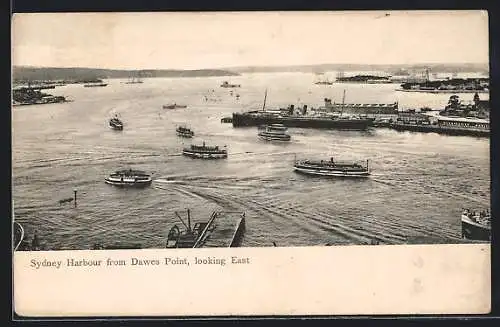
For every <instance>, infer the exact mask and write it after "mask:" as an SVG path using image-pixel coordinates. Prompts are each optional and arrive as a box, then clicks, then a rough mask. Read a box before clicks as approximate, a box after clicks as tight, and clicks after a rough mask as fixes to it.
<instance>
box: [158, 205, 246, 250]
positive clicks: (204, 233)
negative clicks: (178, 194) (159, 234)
mask: <svg viewBox="0 0 500 327" xmlns="http://www.w3.org/2000/svg"><path fill="white" fill-rule="evenodd" d="M175 214H176V216H177V218H179V220H180V222H181V223H182V224H183V225H184V230H181V229H180V228H179V227H178V226H177V225H174V226H173V227H172V228H171V229H170V231H169V233H168V238H167V245H166V247H167V248H229V247H238V246H239V245H240V241H241V238H242V236H243V233H244V231H245V213H241V212H234V211H214V212H212V214H211V215H210V218H209V219H208V220H207V221H206V222H197V223H195V224H194V226H192V225H191V215H190V210H189V209H188V210H187V219H186V220H184V219H182V217H181V216H180V215H179V213H177V212H176V213H175Z"/></svg>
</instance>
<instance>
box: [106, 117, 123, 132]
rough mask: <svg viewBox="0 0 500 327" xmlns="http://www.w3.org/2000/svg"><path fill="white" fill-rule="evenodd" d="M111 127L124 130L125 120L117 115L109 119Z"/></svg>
mask: <svg viewBox="0 0 500 327" xmlns="http://www.w3.org/2000/svg"><path fill="white" fill-rule="evenodd" d="M109 128H111V129H114V130H115V131H122V130H123V122H122V121H121V120H120V119H119V118H118V117H117V116H115V117H113V118H111V119H110V120H109Z"/></svg>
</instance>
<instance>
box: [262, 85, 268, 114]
mask: <svg viewBox="0 0 500 327" xmlns="http://www.w3.org/2000/svg"><path fill="white" fill-rule="evenodd" d="M266 100H267V89H266V93H264V103H263V104H262V111H264V108H265V107H266Z"/></svg>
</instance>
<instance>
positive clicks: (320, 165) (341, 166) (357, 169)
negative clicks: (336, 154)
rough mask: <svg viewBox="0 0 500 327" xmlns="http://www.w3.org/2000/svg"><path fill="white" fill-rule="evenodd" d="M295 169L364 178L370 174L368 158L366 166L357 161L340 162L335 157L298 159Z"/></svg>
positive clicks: (316, 173)
mask: <svg viewBox="0 0 500 327" xmlns="http://www.w3.org/2000/svg"><path fill="white" fill-rule="evenodd" d="M294 169H295V171H297V172H299V173H304V174H309V175H320V176H334V177H354V178H360V177H361V178H362V177H368V176H370V170H369V167H368V160H367V161H366V166H362V165H361V164H359V163H356V162H338V161H334V160H333V158H330V160H321V161H319V160H298V161H295V164H294Z"/></svg>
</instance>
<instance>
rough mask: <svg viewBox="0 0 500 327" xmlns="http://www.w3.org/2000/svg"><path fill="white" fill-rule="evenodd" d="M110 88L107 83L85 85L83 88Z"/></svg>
mask: <svg viewBox="0 0 500 327" xmlns="http://www.w3.org/2000/svg"><path fill="white" fill-rule="evenodd" d="M104 86H108V84H106V83H91V84H84V85H83V87H104Z"/></svg>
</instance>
